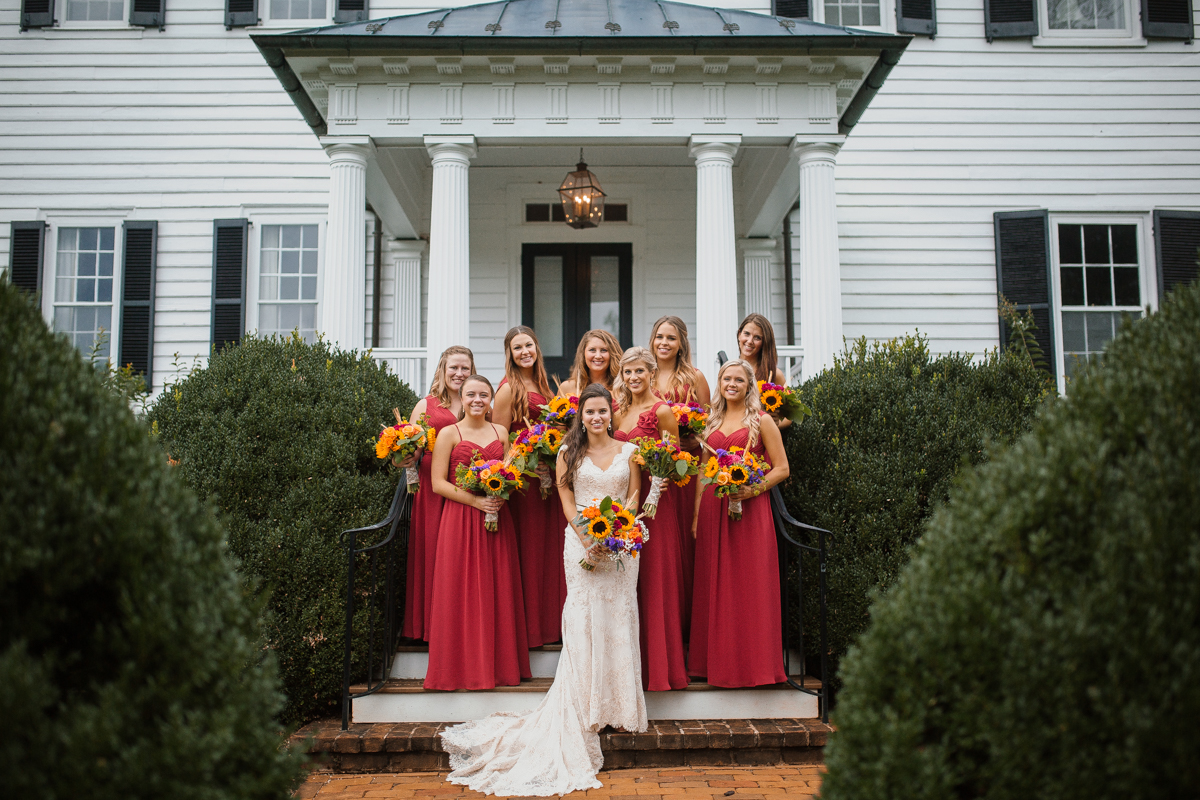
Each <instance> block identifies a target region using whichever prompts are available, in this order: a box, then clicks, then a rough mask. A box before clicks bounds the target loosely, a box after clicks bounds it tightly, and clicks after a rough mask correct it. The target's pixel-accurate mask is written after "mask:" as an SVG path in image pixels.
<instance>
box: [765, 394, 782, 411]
mask: <svg viewBox="0 0 1200 800" xmlns="http://www.w3.org/2000/svg"><path fill="white" fill-rule="evenodd" d="M782 406H783V398H782V397H780V396H779V392H777V391H775V390H774V389H771V390H770V391H766V392H763V393H762V407H763V408H764V409H765V410H767V411H769V412H775V411H778V410H779V409H780V408H781V407H782Z"/></svg>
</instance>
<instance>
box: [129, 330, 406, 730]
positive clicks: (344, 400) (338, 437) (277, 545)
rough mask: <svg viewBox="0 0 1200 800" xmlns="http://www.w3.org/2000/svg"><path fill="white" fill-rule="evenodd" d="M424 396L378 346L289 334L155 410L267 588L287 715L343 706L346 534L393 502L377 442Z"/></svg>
mask: <svg viewBox="0 0 1200 800" xmlns="http://www.w3.org/2000/svg"><path fill="white" fill-rule="evenodd" d="M416 401H417V398H416V396H415V395H414V394H413V392H412V390H411V389H409V388H408V387H407V386H405V385H404V384H403V383H401V382H400V380H399V379H397V378H396V377H395V375H392V374H389V373H388V372H387V371H386V370H385V369H384V368H382V367H380V366H378V365H377V364H376V363H375V362H374V361H373V360H372V359H371V358H370V357H369V356H368V355H366V354H359V353H356V352H345V351H341V350H337V349H335V348H332V347H330V345H329V344H328V343H325V342H318V343H316V344H306V343H305V342H303V341H302V340H300V339H298V338H296V337H294V336H293V337H290V338H285V339H279V338H271V339H254V338H248V339H246V340H244V341H243V343H242V344H241V345H239V346H235V347H228V348H226V349H225V350H223V351H222V352H220V353H217V354H215V355H214V356H213V357H212V358H211V359H210V360H209V363H208V366H207V367H206V368H204V369H198V370H195V371H193V372H192V373H191V374H190V375H189V376H188V377H186V378H185V379H183V380H181V381H179V382H178V383H175V384H173V385H171V386H168V387H167V389H166V390H165V391H164V392H163V394H162V395H161V396H160V397H159V399H158V400H157V402H156V403H155V404H154V406H153V408H152V409H151V411H150V419H151V420H152V421H153V423H154V424H155V425H156V426H157V429H158V432H159V438H160V441H161V443H162V445H163V447H165V448H166V450H167V452H168V453H169V454H170V456H171V458H173V459H175V460H176V461H178V462H179V467H178V469H179V472H180V474H181V475H182V476H183V478H184V479H185V480H186V481H187V482H188V484H189V485H191V486H192V488H193V489H195V490H196V492H197V493H198V494H199V495H200V496H201V497H207V498H212V500H213V502H215V503H216V504H217V505H218V506H219V508H220V509H221V512H222V513H223V515H224V520H225V524H226V527H227V528H228V530H229V546H230V549H231V550H232V551H233V553H234V555H236V556H237V557H238V558H239V559H241V568H242V570H243V571H244V572H245V573H246V574H247V575H249V576H251V577H252V578H254V579H255V580H257V581H258V582H259V583H260V584H261V585H262V586H263V587H264V588H265V589H266V590H268V592H269V599H268V601H267V607H268V609H269V612H270V613H269V614H268V615H267V617H266V630H267V644H268V646H269V647H270V648H271V649H273V650H274V651H275V652H276V654H277V656H278V659H279V669H280V675H281V676H282V678H283V685H284V690H285V692H286V693H287V696H288V704H287V710H286V716H285V718H286V719H287V720H288V721H291V722H299V721H303V720H307V719H311V718H313V717H316V716H322V715H329V714H332V713H336V712H337V709H338V703H339V702H340V698H341V682H342V658H343V655H342V648H343V644H342V643H343V641H344V633H343V628H344V625H345V616H344V615H345V603H346V557H345V550H344V549H343V547H342V543H341V533H342V531H344V530H346V529H348V528H354V527H359V526H362V525H369V524H371V523H373V522H376V521H378V520H379V519H381V518H382V517H383V516H384V515H385V514H386V513H387V510H388V507H389V505H390V504H391V500H392V495H393V493H394V491H395V488H396V482H397V478H396V475H395V474H394V473H393V471H389V470H387V469H385V468H384V467H383V465H382V462H379V461H378V460H377V459H376V458H375V452H374V447H373V445H372V441H373V439H374V438H375V437H376V436H377V435H378V433H379V428H380V425H381V424H383V423H386V422H387V421H389V420H390V419H392V409H393V408H394V407H399V408H400V410H401V411H402V413H405V414H408V413H409V412H410V411H411V410H412V407H413V406H414V405H416Z"/></svg>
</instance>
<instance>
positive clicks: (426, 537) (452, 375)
mask: <svg viewBox="0 0 1200 800" xmlns="http://www.w3.org/2000/svg"><path fill="white" fill-rule="evenodd" d="M474 372H475V356H474V355H473V354H472V353H471V351H470V350H468V349H467V348H465V347H462V346H461V345H454V346H453V347H448V348H446V351H445V352H444V353H442V357H441V359H439V360H438V365H437V370H436V371H435V372H434V374H433V385H432V386H430V387H429V395H428V396H426V397H423V398H422V399H420V400H419V401H417V405H416V407H415V408H414V409H413V412H412V416H411V417H409V419H412V420H414V421H415V420H418V419H420V418H421V415H422V414H427V415H428V416H429V421H430V422H432V423H433V427H434V430H436V431H437V432H438V433H439V434H440V433H441V432H442V428H445V427H446V426H447V425H453V424H454V423H455V422H457V421H458V418H459V417H460V416H461V415H462V399H461V398H460V397H459V395H458V393H459V390H460V389H462V385H463V381H465V380H466V379H467V377H468V376H470V375H472V374H474ZM417 457H418V458H420V460H421V488H420V490H419V491H418V492H417V493H416V495H414V496H413V507H412V522H411V523H410V524H409V528H408V563H407V565H406V567H405V568H406V571H407V580H406V581H405V589H404V630H403V634H404V636H406V637H407V638H409V639H424V640H426V641H428V640H429V622H430V620H429V614H430V611H431V610H432V608H433V603H432V601H433V565H434V558H433V557H434V555H435V554H436V553H437V534H438V524H439V522H440V520H441V518H442V504H443V503H444V502H445V501H444V500H443V499H442V496H441V495H439V494H438V493H437V492H435V491H434V490H433V453H425V454H418V456H417Z"/></svg>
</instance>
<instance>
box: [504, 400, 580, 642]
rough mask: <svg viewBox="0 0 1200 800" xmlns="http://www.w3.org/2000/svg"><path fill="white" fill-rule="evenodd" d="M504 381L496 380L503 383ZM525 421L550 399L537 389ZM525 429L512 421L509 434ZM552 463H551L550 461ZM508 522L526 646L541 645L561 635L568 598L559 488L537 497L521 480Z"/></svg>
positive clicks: (537, 488) (537, 489) (531, 483)
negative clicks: (513, 535) (517, 563)
mask: <svg viewBox="0 0 1200 800" xmlns="http://www.w3.org/2000/svg"><path fill="white" fill-rule="evenodd" d="M505 383H507V381H501V383H500V385H501V386H503V385H504V384H505ZM528 399H529V421H530V422H533V421H535V420H536V419H537V417H538V415H539V414H540V413H541V409H540V406H544V405H546V403H548V402H549V401H548V400H547V399H546V398H545V397H543V396H542V395H541V394H539V393H538V392H530V393H529V396H528ZM524 427H525V420H524V419H514V420H513V421H512V424H511V425H509V431H510V432H516V431H519V430H521V429H522V428H524ZM550 466H551V467H553V464H551V465H550ZM507 505H508V506H509V508H511V510H512V517H513V523H514V524H515V525H516V526H517V546H518V548H519V550H520V555H521V586H522V589H523V590H524V592H525V625H526V635H527V636H528V639H529V646H530V647H541V646H542V645H544V644H549V643H550V642H557V641H558V640H559V639H561V638H562V611H563V605H564V604H565V603H566V602H567V576H566V573H565V572H564V571H563V558H562V554H563V531H564V530H566V527H567V519H566V517H564V516H563V512H562V503H561V502H560V501H559V499H558V490H557V488H555V487H552V488H551V490H550V496H549V497H547V498H545V499H542V490H541V482H540V481H539V480H538V479H537V478H526V480H525V488H523V489H522V490H521V491H519V492H517V493H515V494H514V495H513V496H512V497H511V498H509V501H508V504H507Z"/></svg>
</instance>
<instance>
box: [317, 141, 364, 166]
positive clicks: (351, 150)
mask: <svg viewBox="0 0 1200 800" xmlns="http://www.w3.org/2000/svg"><path fill="white" fill-rule="evenodd" d="M319 141H320V142H321V146H322V147H324V148H325V153H326V155H328V156H329V160H330V161H331V162H333V163H339V162H341V163H352V164H359V165H360V166H364V167H365V166H366V164H367V160H368V159H370V158H371V157H372V156H373V155H375V143H374V142H373V141H371V137H370V136H321V137H319Z"/></svg>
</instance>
